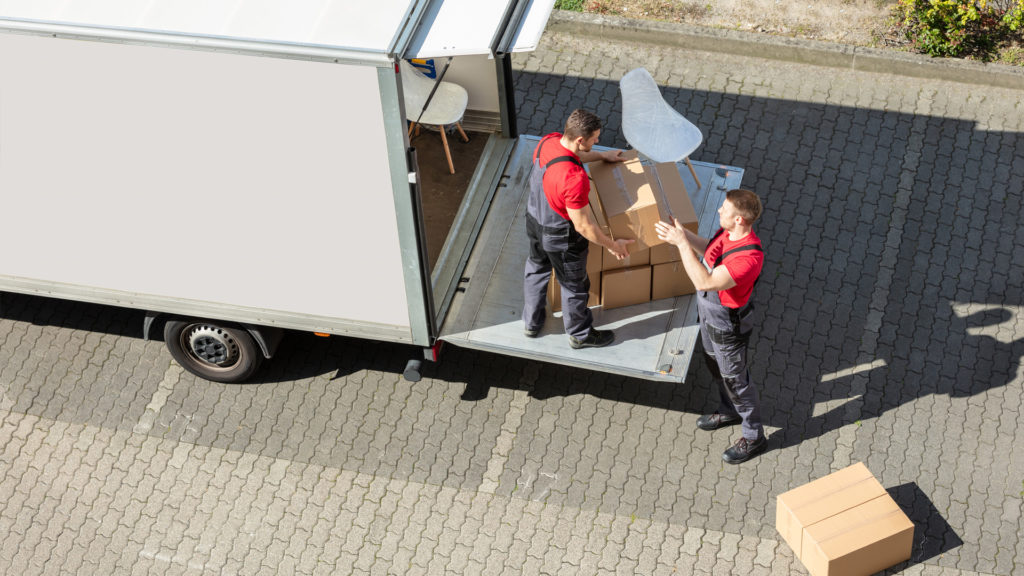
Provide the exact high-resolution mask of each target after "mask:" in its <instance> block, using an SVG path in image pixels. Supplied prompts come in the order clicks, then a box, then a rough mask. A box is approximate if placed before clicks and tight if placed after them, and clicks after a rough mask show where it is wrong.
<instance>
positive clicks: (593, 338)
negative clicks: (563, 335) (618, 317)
mask: <svg viewBox="0 0 1024 576" xmlns="http://www.w3.org/2000/svg"><path fill="white" fill-rule="evenodd" d="M612 342H615V333H614V332H612V331H611V330H596V329H594V328H591V329H590V334H587V337H586V338H584V339H583V340H579V339H577V338H576V337H575V336H569V345H570V346H572V347H573V349H574V350H579V349H580V348H601V347H602V346H607V345H609V344H611V343H612Z"/></svg>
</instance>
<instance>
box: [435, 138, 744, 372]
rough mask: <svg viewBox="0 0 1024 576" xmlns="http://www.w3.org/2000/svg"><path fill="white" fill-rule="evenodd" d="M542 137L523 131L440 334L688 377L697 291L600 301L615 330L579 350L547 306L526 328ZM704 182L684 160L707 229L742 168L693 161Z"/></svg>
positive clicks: (605, 368)
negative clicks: (530, 198) (530, 231)
mask: <svg viewBox="0 0 1024 576" xmlns="http://www.w3.org/2000/svg"><path fill="white" fill-rule="evenodd" d="M538 141H539V139H538V138H537V137H532V136H521V137H519V139H518V141H517V142H516V145H515V149H514V150H513V152H512V157H511V159H510V160H509V163H508V165H507V167H506V169H505V173H504V175H503V177H502V184H501V185H499V188H498V190H497V192H496V193H495V195H494V200H493V202H492V203H491V206H490V209H489V211H488V213H487V216H486V219H485V220H484V224H483V228H482V229H481V232H480V235H479V237H478V239H477V241H476V244H475V246H474V248H473V250H472V252H471V255H470V258H469V261H468V262H467V265H466V268H465V272H464V273H463V275H462V278H463V282H462V285H461V289H460V290H459V291H458V292H457V293H456V295H455V297H454V298H453V300H452V304H451V307H450V309H449V312H448V314H447V316H446V318H445V321H444V323H443V325H442V327H441V340H444V341H447V342H450V343H452V344H455V345H458V346H462V347H466V348H472V349H476V350H483V351H487V352H496V353H499V354H507V355H510V356H518V357H522V358H529V359H533V360H540V361H544V362H552V363H556V364H564V365H566V366H575V367H578V368H586V369H589V370H598V371H602V372H609V373H613V374H621V375H624V376H635V377H639V378H645V379H648V380H661V381H668V382H683V381H685V379H686V372H687V370H688V368H689V365H690V359H691V357H692V356H693V351H694V348H695V346H696V343H697V338H698V336H699V334H698V329H697V307H696V302H695V301H694V297H693V296H681V297H677V298H669V299H663V300H657V301H653V302H647V303H644V304H638V305H634V306H627V307H624V308H617V309H613V310H603V309H602V308H600V307H597V308H594V309H593V312H594V325H595V326H596V327H598V328H601V329H612V330H615V343H614V344H612V345H611V346H609V347H607V348H600V349H582V350H573V349H572V348H571V347H570V346H569V340H568V337H566V335H565V332H564V330H563V327H562V318H561V314H560V313H559V314H557V315H552V314H551V313H550V312H549V313H548V318H547V322H546V324H545V325H544V328H543V330H542V331H541V335H540V336H539V337H537V338H527V337H525V336H524V335H523V323H522V320H521V314H522V309H523V269H524V264H525V262H526V257H527V254H528V252H529V249H528V244H527V239H526V233H525V226H526V225H525V217H526V199H527V195H528V193H529V184H528V181H529V175H530V169H531V157H532V153H533V150H534V148H535V147H536V145H537V142H538ZM692 163H693V166H694V168H695V170H696V172H697V176H698V178H699V179H700V181H701V184H702V186H701V187H700V188H698V186H697V183H696V182H695V181H694V179H693V177H692V176H691V174H690V171H689V169H688V168H687V167H686V165H685V164H682V163H680V164H679V165H678V168H679V172H680V174H681V175H682V177H683V181H684V182H685V184H686V188H687V190H688V191H689V192H690V196H691V200H692V201H693V204H694V208H695V210H696V212H697V216H698V217H699V219H700V228H699V231H700V234H701V235H702V236H705V237H710V236H711V234H713V233H714V231H715V230H717V228H718V215H717V210H718V206H719V205H720V204H721V203H722V200H723V198H724V196H725V192H726V191H727V190H729V189H731V188H737V187H739V185H740V181H741V180H742V178H743V170H742V169H740V168H736V167H731V166H721V165H717V164H709V163H706V162H696V161H695V162H692Z"/></svg>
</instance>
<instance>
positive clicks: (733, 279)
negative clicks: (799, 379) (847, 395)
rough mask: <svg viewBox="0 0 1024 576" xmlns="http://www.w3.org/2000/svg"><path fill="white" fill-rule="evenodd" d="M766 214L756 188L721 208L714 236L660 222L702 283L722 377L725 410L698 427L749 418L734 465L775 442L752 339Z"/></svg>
mask: <svg viewBox="0 0 1024 576" xmlns="http://www.w3.org/2000/svg"><path fill="white" fill-rule="evenodd" d="M760 217H761V199H760V198H758V197H757V194H754V193H753V192H751V191H749V190H730V191H728V192H726V194H725V201H723V202H722V207H721V208H719V209H718V221H719V225H720V226H721V227H720V228H719V229H718V232H716V233H715V235H714V236H712V238H711V239H710V240H708V239H707V238H702V237H700V236H698V235H696V234H694V233H693V232H690V231H688V230H686V229H685V228H683V227H682V226H680V225H679V222H673V223H672V224H668V223H666V222H658V223H657V224H656V225H655V228H656V229H657V232H658V237H659V238H661V239H662V240H665V241H666V242H669V243H671V244H674V245H675V246H677V247H678V248H679V254H680V257H681V258H682V261H683V268H684V269H685V270H686V275H687V276H689V277H690V280H691V281H692V282H693V285H694V286H695V287H696V288H697V296H696V297H697V311H698V313H699V315H700V336H701V344H703V346H704V359H705V360H706V362H707V366H708V370H709V371H710V372H711V376H712V378H713V379H714V380H715V381H716V382H717V383H718V389H719V398H720V402H719V405H718V410H717V411H716V412H714V413H712V414H705V415H704V416H701V417H700V418H698V419H697V427H698V428H700V429H702V430H716V429H718V428H721V427H723V426H728V425H730V424H738V423H742V424H743V426H742V428H743V436H742V437H741V438H740V439H739V440H738V441H737V442H736V443H735V444H733V445H732V446H731V447H730V448H729V449H728V450H726V451H725V453H724V454H722V459H723V460H725V461H726V462H728V463H729V464H739V463H740V462H746V461H747V460H750V459H751V458H753V457H754V456H756V455H757V454H759V453H761V452H763V451H764V450H765V448H766V447H767V446H768V440H767V439H766V438H765V436H764V427H763V426H762V425H761V406H760V400H759V399H758V396H757V388H756V387H755V386H754V382H753V381H752V380H751V379H750V371H749V370H748V368H747V343H748V342H749V341H750V334H751V332H752V331H753V328H754V326H753V314H752V312H753V309H754V306H753V304H752V303H751V301H750V299H751V293H752V292H753V290H754V285H755V284H756V283H757V278H758V276H760V274H761V268H762V265H763V264H764V252H763V251H762V250H761V239H760V238H758V237H757V234H755V233H754V229H753V226H754V222H756V221H757V219H758V218H760ZM698 254H700V255H701V256H702V257H703V259H704V262H703V263H701V261H700V260H698V259H697V255H698Z"/></svg>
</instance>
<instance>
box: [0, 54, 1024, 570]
mask: <svg viewBox="0 0 1024 576" xmlns="http://www.w3.org/2000/svg"><path fill="white" fill-rule="evenodd" d="M640 65H643V66H646V67H647V68H648V69H649V70H651V72H652V73H653V74H654V76H655V78H656V79H657V80H658V81H659V83H660V84H661V85H662V86H663V87H664V91H665V95H666V97H667V98H668V99H669V100H670V101H671V102H673V104H674V105H675V106H676V107H677V108H678V109H679V110H681V111H683V112H684V113H685V114H686V115H687V116H689V117H690V118H691V119H692V120H693V121H694V122H695V123H696V124H698V125H699V126H700V127H701V128H702V130H703V131H704V133H705V135H706V143H705V145H704V146H703V147H702V148H701V149H700V150H699V151H698V152H697V153H696V154H695V155H694V156H695V158H697V159H701V160H709V161H713V160H719V161H722V162H726V163H729V164H735V165H741V166H744V167H745V168H746V170H747V172H746V180H745V184H746V185H747V186H748V187H750V188H752V189H754V190H755V191H757V192H758V193H759V194H760V195H761V196H762V198H764V200H765V201H766V205H767V212H766V214H765V217H764V220H763V222H762V223H761V224H760V227H759V233H760V235H761V237H762V238H763V239H764V241H765V244H766V250H767V253H766V255H767V260H766V269H765V275H764V278H763V280H762V282H761V283H760V285H759V286H758V292H757V298H756V302H757V304H758V307H759V309H760V311H761V312H760V314H761V317H762V323H761V329H760V331H759V332H758V333H757V334H756V336H755V340H754V342H753V348H754V356H755V360H754V363H753V374H754V377H755V379H756V380H757V381H758V382H759V383H760V384H761V390H762V399H763V403H764V408H765V415H766V418H767V424H768V430H769V432H770V433H771V437H770V451H769V452H767V453H766V454H764V455H763V456H761V457H760V458H758V459H757V460H755V461H753V462H750V463H748V464H745V465H742V466H739V467H728V466H726V465H724V464H722V463H721V461H720V453H721V451H722V450H723V449H724V448H725V447H726V446H727V445H728V444H729V442H730V441H731V440H732V437H733V436H734V431H729V430H723V431H718V432H715V433H710V434H709V433H703V432H700V433H698V431H695V429H694V422H695V421H696V418H697V416H698V415H699V414H700V413H702V412H703V411H705V410H708V409H710V408H712V407H713V406H714V400H713V397H714V394H712V392H711V391H710V390H709V389H708V388H709V387H708V379H707V377H706V376H705V374H704V373H703V371H702V369H700V367H695V368H694V369H693V370H691V375H690V378H689V382H688V384H687V385H686V386H679V387H672V386H666V385H664V384H655V383H649V382H644V381H639V380H633V379H626V378H620V377H614V376H607V375H602V374H594V373H589V372H585V371H579V370H571V369H567V368H562V367H558V366H551V365H538V364H535V363H530V362H526V361H521V360H517V359H510V358H504V357H498V356H492V355H488V354H482V353H474V352H471V351H463V350H452V349H449V350H448V352H447V357H446V358H445V362H444V363H443V364H442V365H440V366H439V367H438V368H437V370H436V371H434V372H433V373H432V374H431V376H432V378H428V379H425V380H424V381H422V382H420V383H417V384H410V383H407V382H404V381H402V380H401V378H400V376H399V372H400V371H401V369H402V367H403V366H404V361H405V359H406V358H407V357H408V354H409V349H406V348H404V347H401V346H393V345H387V344H378V343H372V342H360V341H354V340H347V339H332V340H327V341H324V340H319V339H315V338H313V337H311V336H305V335H301V334H300V335H294V336H293V337H291V338H290V339H289V340H287V341H286V342H285V344H284V349H283V350H282V351H281V355H280V357H279V358H277V359H276V361H275V363H274V364H273V365H272V366H271V368H270V369H269V370H267V371H265V372H264V373H262V375H261V379H262V381H263V382H262V383H257V384H253V385H244V386H224V385H215V384H210V383H207V382H203V381H197V380H195V379H194V378H193V377H192V376H191V375H189V374H187V373H183V372H182V371H181V370H180V369H179V368H177V366H176V365H174V364H173V363H172V362H171V359H170V356H169V355H168V354H167V352H166V351H165V350H164V348H163V345H162V344H161V343H159V342H143V341H142V340H140V339H138V337H137V335H138V329H139V328H138V327H139V325H140V323H141V316H140V315H139V314H138V313H135V312H131V311H124V310H119V309H112V308H106V307H100V306H91V305H83V304H73V303H67V302H58V301H50V300H45V299H37V298H29V297H24V296H16V295H5V296H4V298H3V302H2V304H3V309H2V313H0V393H2V394H0V534H2V535H3V536H4V537H3V538H2V541H0V573H3V574H18V575H29V574H62V573H69V574H70V573H78V574H144V573H152V574H292V573H295V574H350V573H359V574H364V573H369V574H445V573H451V574H611V573H617V574H618V573H621V574H631V573H639V574H691V573H693V574H736V573H742V574H790V573H801V571H802V568H801V567H800V565H799V563H798V562H796V561H795V560H794V558H793V556H792V553H791V552H790V550H789V549H788V548H787V547H786V545H785V544H783V543H780V542H779V541H778V540H777V534H776V533H775V531H774V528H773V523H774V509H775V508H774V498H775V496H776V495H777V494H779V493H780V492H783V491H785V490H787V489H789V488H791V487H794V486H796V485H799V484H802V483H804V482H807V481H808V480H810V479H813V478H816V477H819V476H822V475H824V474H827V473H828V472H830V471H832V470H835V469H837V468H839V467H842V466H845V465H847V464H849V463H851V462H854V461H858V460H863V461H865V462H866V463H867V465H868V467H869V468H870V469H871V470H872V471H873V472H874V473H875V474H876V475H877V476H878V477H879V478H880V480H881V481H882V483H883V484H884V485H885V486H886V487H887V488H890V489H891V492H892V493H893V495H894V497H895V498H896V499H897V501H898V502H899V503H900V504H901V505H902V506H903V508H904V509H905V510H906V511H907V512H908V514H909V515H910V516H911V518H912V519H913V520H914V521H915V522H916V523H917V526H918V532H917V537H916V542H915V547H914V557H913V559H912V561H911V562H910V563H909V564H904V565H902V566H899V567H897V571H899V572H900V573H904V574H1012V573H1015V572H1017V573H1020V572H1021V571H1024V526H1022V518H1021V508H1022V491H1024V484H1022V482H1024V455H1022V452H1021V450H1019V446H1021V445H1022V442H1024V430H1022V427H1021V425H1020V424H1019V422H1020V420H1021V415H1022V397H1024V369H1022V363H1021V358H1022V356H1024V295H1022V286H1024V264H1022V263H1024V231H1022V228H1021V227H1020V225H1019V221H1020V218H1021V204H1022V189H1024V137H1022V132H1024V93H1022V92H1014V91H1008V90H997V89H992V88H984V89H981V88H975V87H971V86H967V85H960V84H954V83H945V82H934V81H921V80H915V79H907V78H901V77H893V76H884V75H872V74H866V73H854V72H847V71H842V70H836V69H826V68H814V67H808V66H798V65H791V64H785V63H779V62H771V61H760V60H756V59H744V58H738V57H730V56H723V55H716V54H710V53H701V52H690V51H682V50H674V49H667V48H659V47H654V46H637V45H625V44H615V43H610V42H606V41H601V40H599V39H572V38H567V37H564V36H558V35H548V36H547V37H546V39H545V40H544V42H543V44H542V46H541V48H540V50H538V51H537V52H536V53H534V54H532V55H529V56H524V57H521V58H519V59H518V60H517V63H516V68H517V82H518V88H519V92H518V96H517V100H518V102H517V103H518V105H519V108H520V111H521V113H520V123H521V129H522V131H523V132H526V133H533V134H543V133H546V132H550V131H553V130H556V129H558V128H559V125H560V123H561V122H562V121H563V119H564V117H565V116H566V114H567V113H568V111H569V110H571V109H572V108H573V107H575V106H577V105H583V106H588V107H590V108H592V109H594V110H596V111H597V112H598V113H600V114H602V115H603V116H605V117H606V118H607V119H608V127H607V129H606V131H605V136H604V138H603V141H602V143H604V144H610V145H624V144H625V143H624V142H623V141H622V139H621V136H620V135H619V132H618V114H619V110H618V106H617V104H616V101H617V93H616V90H617V87H616V81H617V79H618V78H619V77H620V76H621V74H622V73H623V72H625V71H626V70H628V69H630V68H632V67H635V66H640Z"/></svg>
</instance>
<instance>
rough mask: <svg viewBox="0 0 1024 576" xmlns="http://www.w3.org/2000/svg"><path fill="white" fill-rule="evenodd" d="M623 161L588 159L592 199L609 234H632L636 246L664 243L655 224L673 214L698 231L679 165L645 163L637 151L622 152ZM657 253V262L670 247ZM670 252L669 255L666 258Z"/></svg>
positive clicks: (640, 247)
mask: <svg viewBox="0 0 1024 576" xmlns="http://www.w3.org/2000/svg"><path fill="white" fill-rule="evenodd" d="M624 156H625V157H626V158H627V159H626V161H624V162H622V163H606V162H591V163H590V164H588V165H587V167H588V168H589V170H590V175H591V179H592V180H591V195H590V202H591V204H592V205H594V206H595V211H596V212H600V213H601V214H600V219H601V220H603V221H605V222H607V229H606V231H605V233H607V234H609V236H611V237H612V238H633V239H635V240H636V243H635V244H634V246H636V248H637V249H641V250H642V249H644V248H654V247H657V246H665V243H664V242H663V241H662V240H661V239H660V238H658V235H657V231H656V230H655V229H654V224H655V223H657V222H658V221H659V220H664V221H666V222H671V220H672V218H673V217H675V218H677V219H678V220H679V223H680V224H682V225H683V226H684V227H686V228H687V229H689V230H690V231H692V232H693V233H694V234H696V233H697V224H698V221H697V212H696V210H694V208H693V203H692V202H691V201H690V197H689V195H688V194H687V193H686V184H684V183H683V177H682V175H680V173H679V167H678V166H677V165H676V164H674V163H671V162H665V163H661V164H656V165H654V166H644V165H642V164H641V163H640V160H639V159H638V154H637V153H636V151H635V150H634V151H630V152H625V153H624ZM657 258H661V259H660V260H659V261H658V262H655V261H654V260H651V262H652V263H657V264H661V263H663V262H671V261H673V260H672V259H673V258H674V259H675V260H678V256H673V255H672V252H671V251H670V250H663V251H662V252H661V253H659V255H657ZM664 258H668V259H664Z"/></svg>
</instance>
